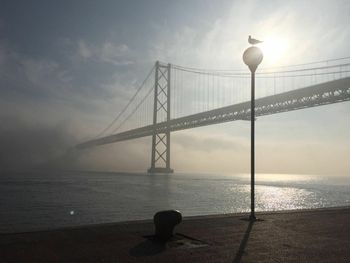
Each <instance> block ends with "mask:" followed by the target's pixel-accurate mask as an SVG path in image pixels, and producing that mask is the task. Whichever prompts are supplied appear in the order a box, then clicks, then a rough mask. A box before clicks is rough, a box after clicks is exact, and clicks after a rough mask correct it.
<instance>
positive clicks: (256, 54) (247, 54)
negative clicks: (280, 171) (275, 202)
mask: <svg viewBox="0 0 350 263" xmlns="http://www.w3.org/2000/svg"><path fill="white" fill-rule="evenodd" d="M262 60H263V53H262V51H261V50H260V49H259V48H258V47H255V46H252V47H249V48H247V49H246V50H245V51H244V53H243V61H244V63H245V64H246V65H247V66H248V67H249V69H250V72H251V102H250V140H251V142H250V147H251V148H250V151H251V152H250V187H251V188H250V201H251V205H250V216H249V220H251V221H254V220H256V217H255V71H256V69H257V68H258V65H259V64H260V63H261V61H262Z"/></svg>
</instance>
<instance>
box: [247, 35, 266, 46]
mask: <svg viewBox="0 0 350 263" xmlns="http://www.w3.org/2000/svg"><path fill="white" fill-rule="evenodd" d="M262 42H264V41H261V40H258V39H255V38H252V37H251V36H249V37H248V43H249V44H251V45H253V46H254V45H256V44H260V43H262Z"/></svg>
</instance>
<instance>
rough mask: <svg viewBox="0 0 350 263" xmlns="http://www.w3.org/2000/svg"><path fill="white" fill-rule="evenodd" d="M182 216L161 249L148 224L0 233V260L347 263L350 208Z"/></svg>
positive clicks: (141, 222)
mask: <svg viewBox="0 0 350 263" xmlns="http://www.w3.org/2000/svg"><path fill="white" fill-rule="evenodd" d="M257 215H258V217H259V218H260V219H262V220H261V221H256V222H254V223H251V222H249V221H245V220H243V219H244V218H247V215H242V214H233V215H217V216H199V217H191V218H185V219H184V220H183V222H182V223H181V224H180V225H179V226H177V228H176V231H175V232H176V233H177V234H176V235H175V237H174V238H173V240H172V241H171V242H169V243H168V244H166V245H162V244H159V243H155V242H154V241H152V238H151V237H150V235H152V234H153V231H154V226H153V222H152V221H138V222H125V223H115V224H105V225H94V226H84V227H76V228H65V229H58V230H52V231H42V232H31V233H19V234H1V235H0V262H35V263H37V262H170V263H171V262H350V208H332V209H319V210H303V211H287V212H271V213H257Z"/></svg>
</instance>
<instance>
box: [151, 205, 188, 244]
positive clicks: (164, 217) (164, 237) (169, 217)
mask: <svg viewBox="0 0 350 263" xmlns="http://www.w3.org/2000/svg"><path fill="white" fill-rule="evenodd" d="M181 220H182V215H181V213H180V212H179V211H177V210H165V211H159V212H157V213H156V214H155V215H154V217H153V222H154V225H155V228H156V233H155V236H156V238H157V239H158V240H160V241H164V242H165V241H168V240H169V239H170V238H171V237H172V236H173V230H174V227H175V226H176V225H178V224H179V223H180V222H181Z"/></svg>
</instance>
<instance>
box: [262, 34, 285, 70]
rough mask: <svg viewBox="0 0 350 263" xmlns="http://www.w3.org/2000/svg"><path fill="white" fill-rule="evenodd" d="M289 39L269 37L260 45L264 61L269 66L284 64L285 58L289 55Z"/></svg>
mask: <svg viewBox="0 0 350 263" xmlns="http://www.w3.org/2000/svg"><path fill="white" fill-rule="evenodd" d="M288 46H289V45H288V39H285V38H278V37H267V38H266V39H264V42H263V43H262V44H261V45H260V47H261V49H262V51H263V53H264V60H266V62H267V64H269V65H274V66H276V65H277V64H284V63H283V58H285V57H286V56H287V55H288V52H287V51H288Z"/></svg>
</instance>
